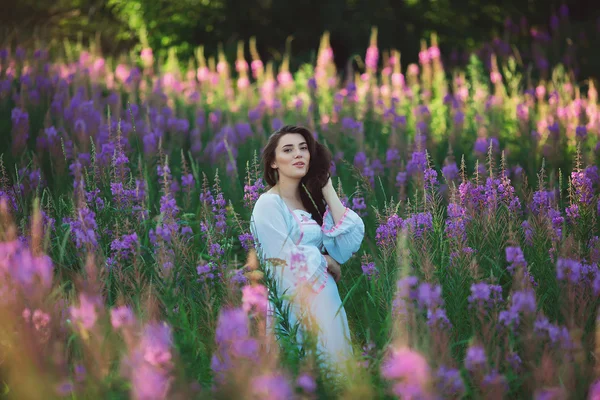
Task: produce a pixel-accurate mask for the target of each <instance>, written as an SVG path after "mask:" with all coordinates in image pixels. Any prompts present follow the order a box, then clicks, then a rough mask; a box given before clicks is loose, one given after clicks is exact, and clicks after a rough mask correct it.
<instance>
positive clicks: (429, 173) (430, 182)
mask: <svg viewBox="0 0 600 400" xmlns="http://www.w3.org/2000/svg"><path fill="white" fill-rule="evenodd" d="M437 178H438V173H437V171H436V170H434V169H433V168H427V169H426V170H425V173H424V182H425V190H428V189H434V188H435V187H436V186H437V185H438V183H439V182H438V179H437Z"/></svg>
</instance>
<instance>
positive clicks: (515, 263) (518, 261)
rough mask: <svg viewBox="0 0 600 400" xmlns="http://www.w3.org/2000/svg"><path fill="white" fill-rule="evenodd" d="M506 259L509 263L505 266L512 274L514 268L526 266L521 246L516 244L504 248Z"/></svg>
mask: <svg viewBox="0 0 600 400" xmlns="http://www.w3.org/2000/svg"><path fill="white" fill-rule="evenodd" d="M505 251H506V261H508V262H509V263H510V265H509V266H508V267H507V268H506V269H507V270H508V272H510V274H511V275H512V274H514V272H515V269H517V268H527V261H525V257H524V256H523V251H521V248H520V247H518V246H516V247H512V246H509V247H507V248H506V250H505Z"/></svg>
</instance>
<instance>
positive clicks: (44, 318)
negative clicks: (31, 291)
mask: <svg viewBox="0 0 600 400" xmlns="http://www.w3.org/2000/svg"><path fill="white" fill-rule="evenodd" d="M32 321H33V325H34V326H35V329H36V330H37V331H39V330H41V329H43V328H45V327H46V326H48V324H49V323H50V315H48V314H46V313H45V312H43V311H42V310H35V311H34V312H33V318H32Z"/></svg>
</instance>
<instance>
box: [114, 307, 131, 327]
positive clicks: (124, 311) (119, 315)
mask: <svg viewBox="0 0 600 400" xmlns="http://www.w3.org/2000/svg"><path fill="white" fill-rule="evenodd" d="M110 323H111V324H112V327H113V328H114V329H119V328H121V327H123V326H132V325H133V324H134V323H135V315H133V311H132V310H131V308H130V307H128V306H120V307H115V308H113V309H112V310H110Z"/></svg>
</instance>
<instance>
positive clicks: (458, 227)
mask: <svg viewBox="0 0 600 400" xmlns="http://www.w3.org/2000/svg"><path fill="white" fill-rule="evenodd" d="M468 221H469V218H468V217H467V212H466V210H465V208H464V207H463V206H461V205H460V204H456V203H450V204H448V218H447V219H446V226H445V228H444V232H445V233H446V235H448V239H456V240H459V241H461V242H465V241H466V240H467V222H468Z"/></svg>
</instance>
